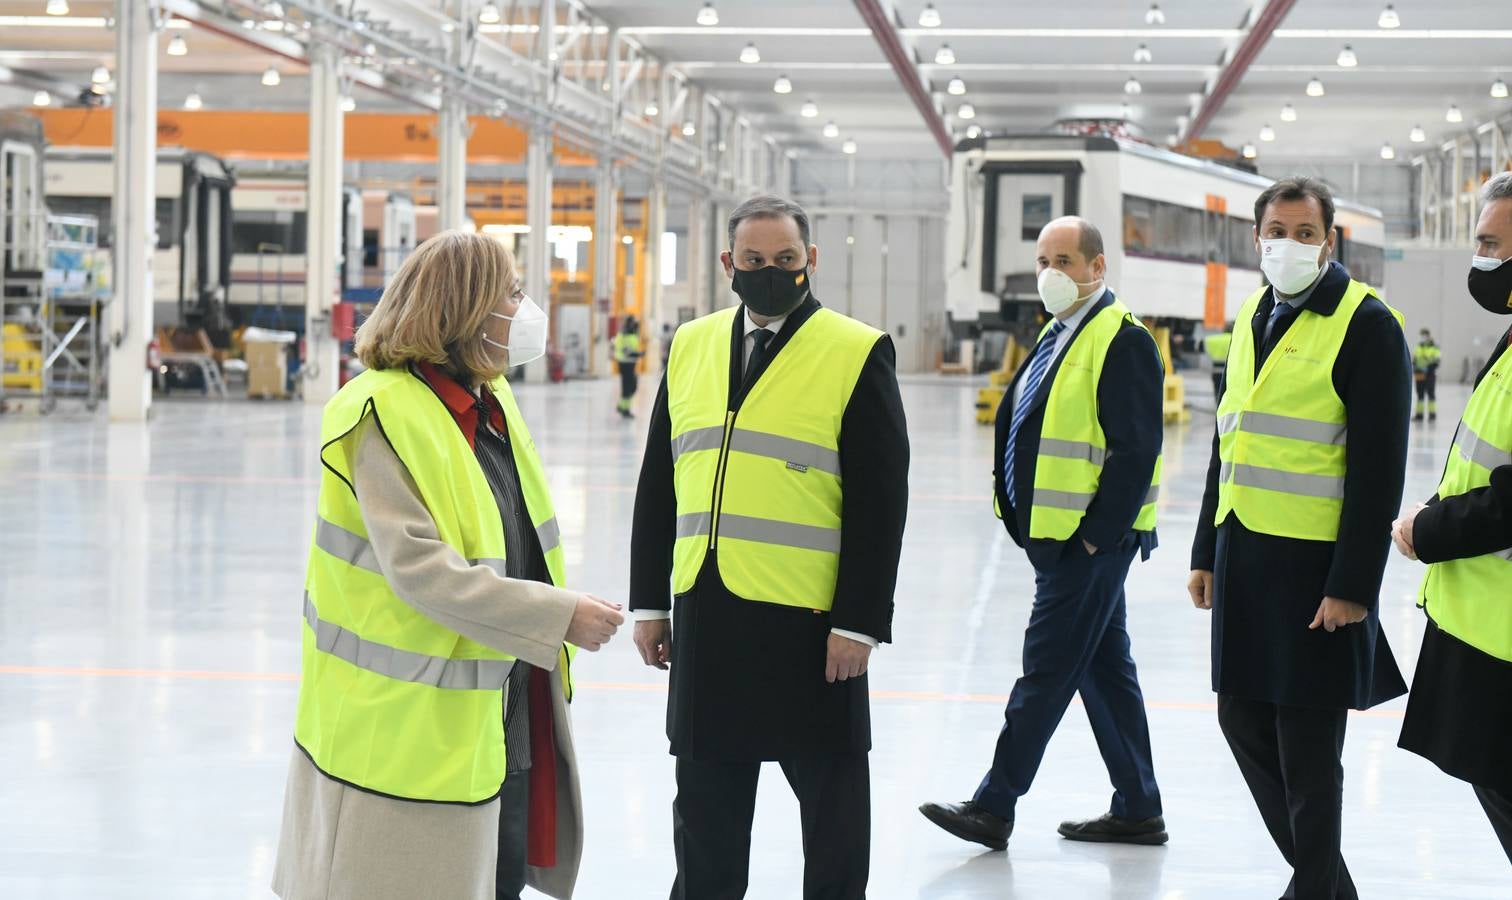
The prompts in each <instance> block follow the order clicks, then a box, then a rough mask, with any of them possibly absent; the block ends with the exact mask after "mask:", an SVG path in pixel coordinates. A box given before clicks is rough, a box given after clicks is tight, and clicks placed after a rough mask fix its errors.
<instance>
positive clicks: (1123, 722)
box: [919, 216, 1167, 850]
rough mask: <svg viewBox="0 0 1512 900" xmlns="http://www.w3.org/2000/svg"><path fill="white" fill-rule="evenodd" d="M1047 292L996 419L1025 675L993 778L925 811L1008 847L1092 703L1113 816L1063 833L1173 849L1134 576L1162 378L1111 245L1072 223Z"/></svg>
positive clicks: (1055, 250) (997, 478)
mask: <svg viewBox="0 0 1512 900" xmlns="http://www.w3.org/2000/svg"><path fill="white" fill-rule="evenodd" d="M1036 252H1037V254H1038V269H1039V291H1040V297H1041V299H1042V300H1043V301H1044V303H1045V307H1046V309H1047V311H1049V312H1050V313H1051V315H1052V316H1053V317H1054V318H1053V320H1052V321H1051V323H1050V324H1049V325H1047V326H1046V328H1045V331H1044V333H1043V334H1042V335H1041V337H1040V341H1039V343H1038V344H1037V345H1036V347H1035V350H1034V352H1033V353H1032V354H1031V355H1030V357H1029V359H1028V360H1027V361H1026V362H1025V363H1024V365H1023V367H1022V368H1020V369H1019V372H1018V375H1017V376H1016V377H1015V378H1014V382H1013V386H1012V388H1011V389H1010V390H1009V391H1008V394H1007V396H1005V397H1004V399H1003V404H1002V406H1001V407H999V409H998V418H997V439H996V442H995V445H994V446H995V452H994V454H993V463H994V465H993V481H994V485H995V488H994V492H995V495H996V501H997V505H998V508H999V509H1000V511H1001V513H1002V518H1003V525H1004V527H1006V528H1007V529H1008V534H1009V535H1010V536H1011V537H1012V538H1013V540H1014V542H1015V543H1017V544H1018V545H1019V546H1021V547H1024V548H1025V550H1026V551H1027V553H1028V556H1029V561H1030V562H1031V563H1033V565H1034V569H1035V596H1034V607H1033V610H1032V611H1031V613H1030V618H1029V626H1028V630H1027V631H1026V632H1025V633H1024V674H1023V676H1022V677H1021V678H1020V679H1019V680H1018V682H1017V683H1016V684H1014V686H1013V692H1012V694H1011V695H1010V697H1009V700H1008V708H1007V711H1006V713H1005V722H1004V724H1003V729H1002V732H1001V734H1000V735H999V737H998V742H997V749H996V753H995V754H994V757H993V760H992V766H991V768H990V770H989V771H988V773H987V775H986V777H985V778H983V779H982V781H981V784H980V786H979V787H978V788H977V791H976V795H975V796H974V797H973V798H972V799H971V800H969V801H966V802H964V803H926V804H924V805H923V806H921V807H920V808H919V811H920V812H922V813H923V814H924V816H925V817H926V818H928V819H929V820H930V821H931V822H934V823H935V824H936V825H938V826H940V827H941V828H943V829H945V830H946V831H948V832H949V833H951V834H953V835H955V836H956V837H959V838H962V839H963V840H968V841H974V842H976V843H979V844H983V845H985V846H987V847H990V848H992V849H994V850H1002V849H1004V848H1006V847H1007V844H1008V838H1009V837H1010V836H1011V834H1012V832H1013V823H1014V809H1015V805H1016V803H1017V801H1018V798H1019V797H1021V796H1023V795H1024V794H1025V793H1027V792H1028V790H1029V787H1030V784H1031V783H1032V782H1033V780H1034V775H1035V772H1036V771H1037V770H1038V768H1039V764H1040V761H1041V759H1042V758H1043V756H1044V752H1045V747H1046V745H1047V744H1049V742H1050V736H1051V735H1052V734H1053V733H1054V731H1055V728H1056V726H1057V725H1058V724H1059V723H1060V720H1061V717H1062V716H1063V715H1064V714H1065V711H1066V708H1067V706H1069V705H1070V703H1071V700H1072V698H1073V697H1074V696H1075V695H1076V694H1077V693H1078V692H1080V694H1081V697H1082V701H1083V703H1084V704H1085V706H1086V709H1087V717H1088V719H1090V720H1091V724H1092V731H1093V734H1094V735H1095V736H1096V738H1097V746H1098V749H1099V750H1100V751H1101V752H1102V756H1103V762H1104V764H1106V765H1107V767H1108V775H1109V777H1110V779H1111V781H1112V783H1113V788H1114V793H1113V800H1112V805H1111V809H1110V811H1109V812H1108V814H1107V815H1104V816H1102V817H1100V818H1097V819H1092V820H1090V821H1085V822H1065V823H1062V824H1061V826H1060V833H1061V835H1063V836H1064V837H1066V838H1069V839H1071V840H1078V841H1096V842H1123V843H1133V844H1163V843H1165V841H1166V839H1167V838H1166V831H1165V821H1164V819H1163V818H1162V815H1161V812H1162V811H1161V803H1160V790H1159V788H1158V787H1157V786H1156V783H1155V771H1154V764H1153V762H1152V760H1151V754H1150V729H1149V724H1148V722H1147V721H1146V719H1145V708H1144V697H1143V695H1142V694H1141V692H1140V689H1139V678H1138V675H1137V673H1136V671H1135V667H1134V660H1133V658H1132V657H1131V655H1130V642H1129V633H1128V630H1127V629H1126V627H1125V616H1126V610H1125V599H1124V578H1125V576H1126V575H1127V574H1128V571H1129V566H1130V564H1131V563H1132V562H1133V561H1134V556H1135V554H1136V553H1137V554H1141V555H1142V556H1143V557H1144V558H1146V559H1148V557H1149V554H1150V552H1151V551H1152V550H1153V549H1154V548H1155V545H1156V537H1155V495H1156V493H1157V491H1158V484H1159V481H1158V479H1159V463H1160V448H1161V442H1162V439H1163V434H1164V428H1163V410H1162V407H1163V402H1164V388H1163V382H1164V376H1165V368H1164V365H1163V364H1162V362H1161V360H1160V352H1159V350H1158V349H1157V348H1156V345H1155V341H1154V339H1153V338H1152V337H1151V335H1150V333H1149V331H1147V330H1146V329H1145V328H1144V326H1143V325H1142V324H1141V323H1140V322H1139V320H1138V319H1136V318H1135V317H1134V316H1133V314H1132V313H1131V312H1130V311H1129V310H1128V308H1127V307H1125V306H1124V305H1123V304H1122V303H1121V302H1120V301H1119V300H1118V298H1116V297H1115V296H1114V295H1113V292H1112V291H1111V290H1108V289H1107V287H1106V285H1105V284H1104V283H1103V278H1104V273H1105V269H1106V260H1105V259H1104V257H1103V244H1102V236H1101V235H1100V234H1099V233H1098V231H1097V229H1096V228H1095V227H1093V225H1092V224H1091V223H1090V222H1087V221H1085V220H1083V219H1080V218H1077V217H1074V216H1068V217H1065V218H1062V219H1057V220H1055V221H1054V222H1051V223H1050V224H1049V225H1047V226H1045V228H1044V230H1043V231H1041V232H1040V236H1039V242H1038V244H1037V247H1036Z"/></svg>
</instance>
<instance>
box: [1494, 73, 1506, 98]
mask: <svg viewBox="0 0 1512 900" xmlns="http://www.w3.org/2000/svg"><path fill="white" fill-rule="evenodd" d="M1491 96H1493V97H1495V98H1496V99H1498V100H1505V99H1507V83H1506V82H1505V81H1502V80H1501V79H1500V78H1498V79H1496V80H1495V81H1493V82H1491Z"/></svg>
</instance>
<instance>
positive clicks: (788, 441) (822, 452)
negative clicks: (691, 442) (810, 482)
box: [730, 428, 840, 478]
mask: <svg viewBox="0 0 1512 900" xmlns="http://www.w3.org/2000/svg"><path fill="white" fill-rule="evenodd" d="M730 449H731V450H736V451H739V452H741V453H749V454H751V455H752V456H765V457H769V458H771V459H775V460H779V461H781V462H785V463H795V464H797V465H800V466H806V467H807V468H810V469H818V470H819V471H821V472H828V473H829V474H831V475H834V476H835V477H836V478H839V477H840V451H838V450H831V449H829V448H828V447H821V446H819V445H818V444H811V443H809V442H808V441H800V440H797V439H795V438H789V437H782V436H781V435H776V434H767V433H766V432H762V431H749V430H747V429H744V428H736V429H734V430H733V431H732V432H731V433H730Z"/></svg>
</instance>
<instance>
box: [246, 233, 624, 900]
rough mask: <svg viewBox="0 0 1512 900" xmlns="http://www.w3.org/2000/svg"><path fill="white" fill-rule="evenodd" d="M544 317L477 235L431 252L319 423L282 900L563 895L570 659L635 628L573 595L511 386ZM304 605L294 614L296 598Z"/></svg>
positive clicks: (569, 822) (391, 301)
mask: <svg viewBox="0 0 1512 900" xmlns="http://www.w3.org/2000/svg"><path fill="white" fill-rule="evenodd" d="M546 326H547V320H546V314H545V313H544V312H542V310H541V308H540V307H539V306H537V305H536V304H535V303H534V302H533V301H532V300H531V299H530V298H529V297H527V296H525V294H524V293H523V292H522V291H521V290H520V286H519V275H518V274H517V273H516V271H515V266H514V260H513V258H512V257H511V256H510V253H509V251H508V250H506V249H505V248H504V245H503V244H501V243H499V242H498V241H497V240H495V239H493V238H491V237H488V236H487V235H483V234H476V233H471V232H462V231H447V232H443V233H441V234H439V235H436V236H435V237H433V238H431V239H430V240H428V241H426V242H425V243H424V244H421V245H420V246H419V247H418V248H416V249H415V252H414V253H413V254H411V255H410V257H409V258H408V259H407V260H405V262H404V264H403V265H402V266H400V268H399V271H398V273H397V274H395V276H394V278H393V279H392V281H390V283H389V285H388V287H387V288H385V289H384V292H383V298H382V299H381V300H380V301H379V302H378V306H377V308H376V309H375V310H374V312H373V315H372V316H371V317H369V318H368V320H367V322H365V323H364V324H363V326H362V328H361V330H360V331H358V333H357V354H358V356H360V357H361V359H362V361H363V363H364V364H365V365H366V366H367V371H365V372H363V373H362V374H361V375H358V376H357V377H356V378H354V379H352V380H351V381H350V382H348V383H347V384H346V386H344V387H343V388H342V389H341V390H340V391H338V392H337V394H336V396H335V397H334V398H332V399H331V401H330V402H329V403H327V404H326V407H325V412H324V415H323V418H322V424H321V436H320V437H321V440H320V462H321V466H320V471H321V482H320V494H319V500H318V513H317V519H316V522H315V537H314V541H313V546H312V547H311V548H310V556H309V566H308V570H307V574H306V576H305V594H304V612H303V621H301V622H300V626H299V627H300V628H301V631H302V633H303V663H302V670H303V671H302V675H303V677H302V678H301V680H300V685H299V708H298V713H297V715H296V718H295V725H294V745H295V746H294V750H293V759H292V761H291V762H290V764H289V776H288V785H287V788H286V790H285V794H284V808H283V829H282V833H281V835H280V837H279V843H278V857H277V861H276V862H275V864H274V876H273V890H274V892H275V893H276V894H277V895H278V896H279V897H281V898H282V900H356V898H362V900H414V898H417V897H435V898H441V897H469V898H483V897H486V898H490V900H493V898H497V900H515V898H518V897H519V896H520V892H521V891H522V890H524V888H525V885H526V884H527V882H528V883H529V884H530V885H531V886H533V887H535V888H536V889H537V890H539V891H541V892H543V893H545V894H547V895H549V896H552V897H559V898H565V897H570V896H571V895H572V890H573V885H574V883H575V882H576V879H577V873H578V864H579V862H580V860H581V858H582V842H583V811H582V801H581V796H580V790H579V787H578V777H577V761H576V755H575V753H574V750H573V743H572V729H571V726H570V723H569V720H568V715H567V709H568V707H567V703H568V701H569V699H570V698H571V691H572V681H571V674H570V671H569V666H570V659H571V654H570V652H569V651H570V648H569V647H567V646H565V645H564V642H567V643H570V644H572V645H575V646H577V647H582V648H584V649H586V650H597V649H598V648H599V647H600V646H601V645H602V644H604V643H605V642H606V641H608V640H609V638H610V636H611V635H613V634H614V632H615V629H616V628H617V627H618V626H619V624H620V623H621V622H623V620H624V616H623V614H622V613H620V612H619V607H618V606H617V605H615V604H611V603H607V602H605V601H603V600H600V599H598V598H596V597H592V596H589V595H587V594H581V593H577V592H575V591H570V590H566V589H565V588H564V587H563V586H562V585H563V584H564V583H565V580H566V574H565V571H564V564H565V559H566V557H565V553H564V551H563V547H562V540H561V529H560V528H559V527H558V525H557V520H556V514H555V512H554V511H553V509H552V503H551V494H550V491H549V490H548V487H547V482H546V474H545V469H544V466H543V464H542V461H541V458H540V456H539V455H537V453H536V450H535V444H534V443H533V442H532V441H531V438H530V432H529V431H528V430H527V429H526V428H525V422H524V421H523V419H522V418H521V416H520V410H519V407H518V406H516V405H515V401H514V395H513V393H511V391H510V389H509V384H508V382H506V381H505V380H504V377H503V374H504V372H505V371H506V370H507V369H508V368H509V367H510V366H512V365H523V364H525V363H528V362H530V361H531V360H533V359H538V358H540V357H541V356H542V355H543V354H544V353H545V352H546ZM293 599H294V602H295V603H298V598H297V597H295V598H293Z"/></svg>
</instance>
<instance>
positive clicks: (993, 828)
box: [919, 800, 1013, 850]
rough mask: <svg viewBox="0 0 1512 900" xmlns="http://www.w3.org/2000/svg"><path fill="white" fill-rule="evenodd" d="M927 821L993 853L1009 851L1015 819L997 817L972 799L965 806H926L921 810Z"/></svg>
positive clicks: (953, 804)
mask: <svg viewBox="0 0 1512 900" xmlns="http://www.w3.org/2000/svg"><path fill="white" fill-rule="evenodd" d="M919 812H921V813H923V814H924V818H926V819H928V820H929V821H931V822H933V823H935V824H936V825H938V826H940V827H941V828H943V829H945V830H946V831H948V832H950V833H951V834H953V835H955V836H956V837H958V838H960V839H961V840H963V841H973V842H975V843H978V844H981V845H982V846H984V847H987V848H989V849H992V850H1007V849H1008V837H1009V835H1011V834H1013V820H1012V819H1005V818H1003V817H1002V816H996V815H993V814H992V813H990V812H988V811H987V810H985V809H982V808H981V807H980V806H977V805H976V803H974V802H973V801H971V800H967V801H966V802H965V803H926V804H924V805H923V806H921V807H919Z"/></svg>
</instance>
